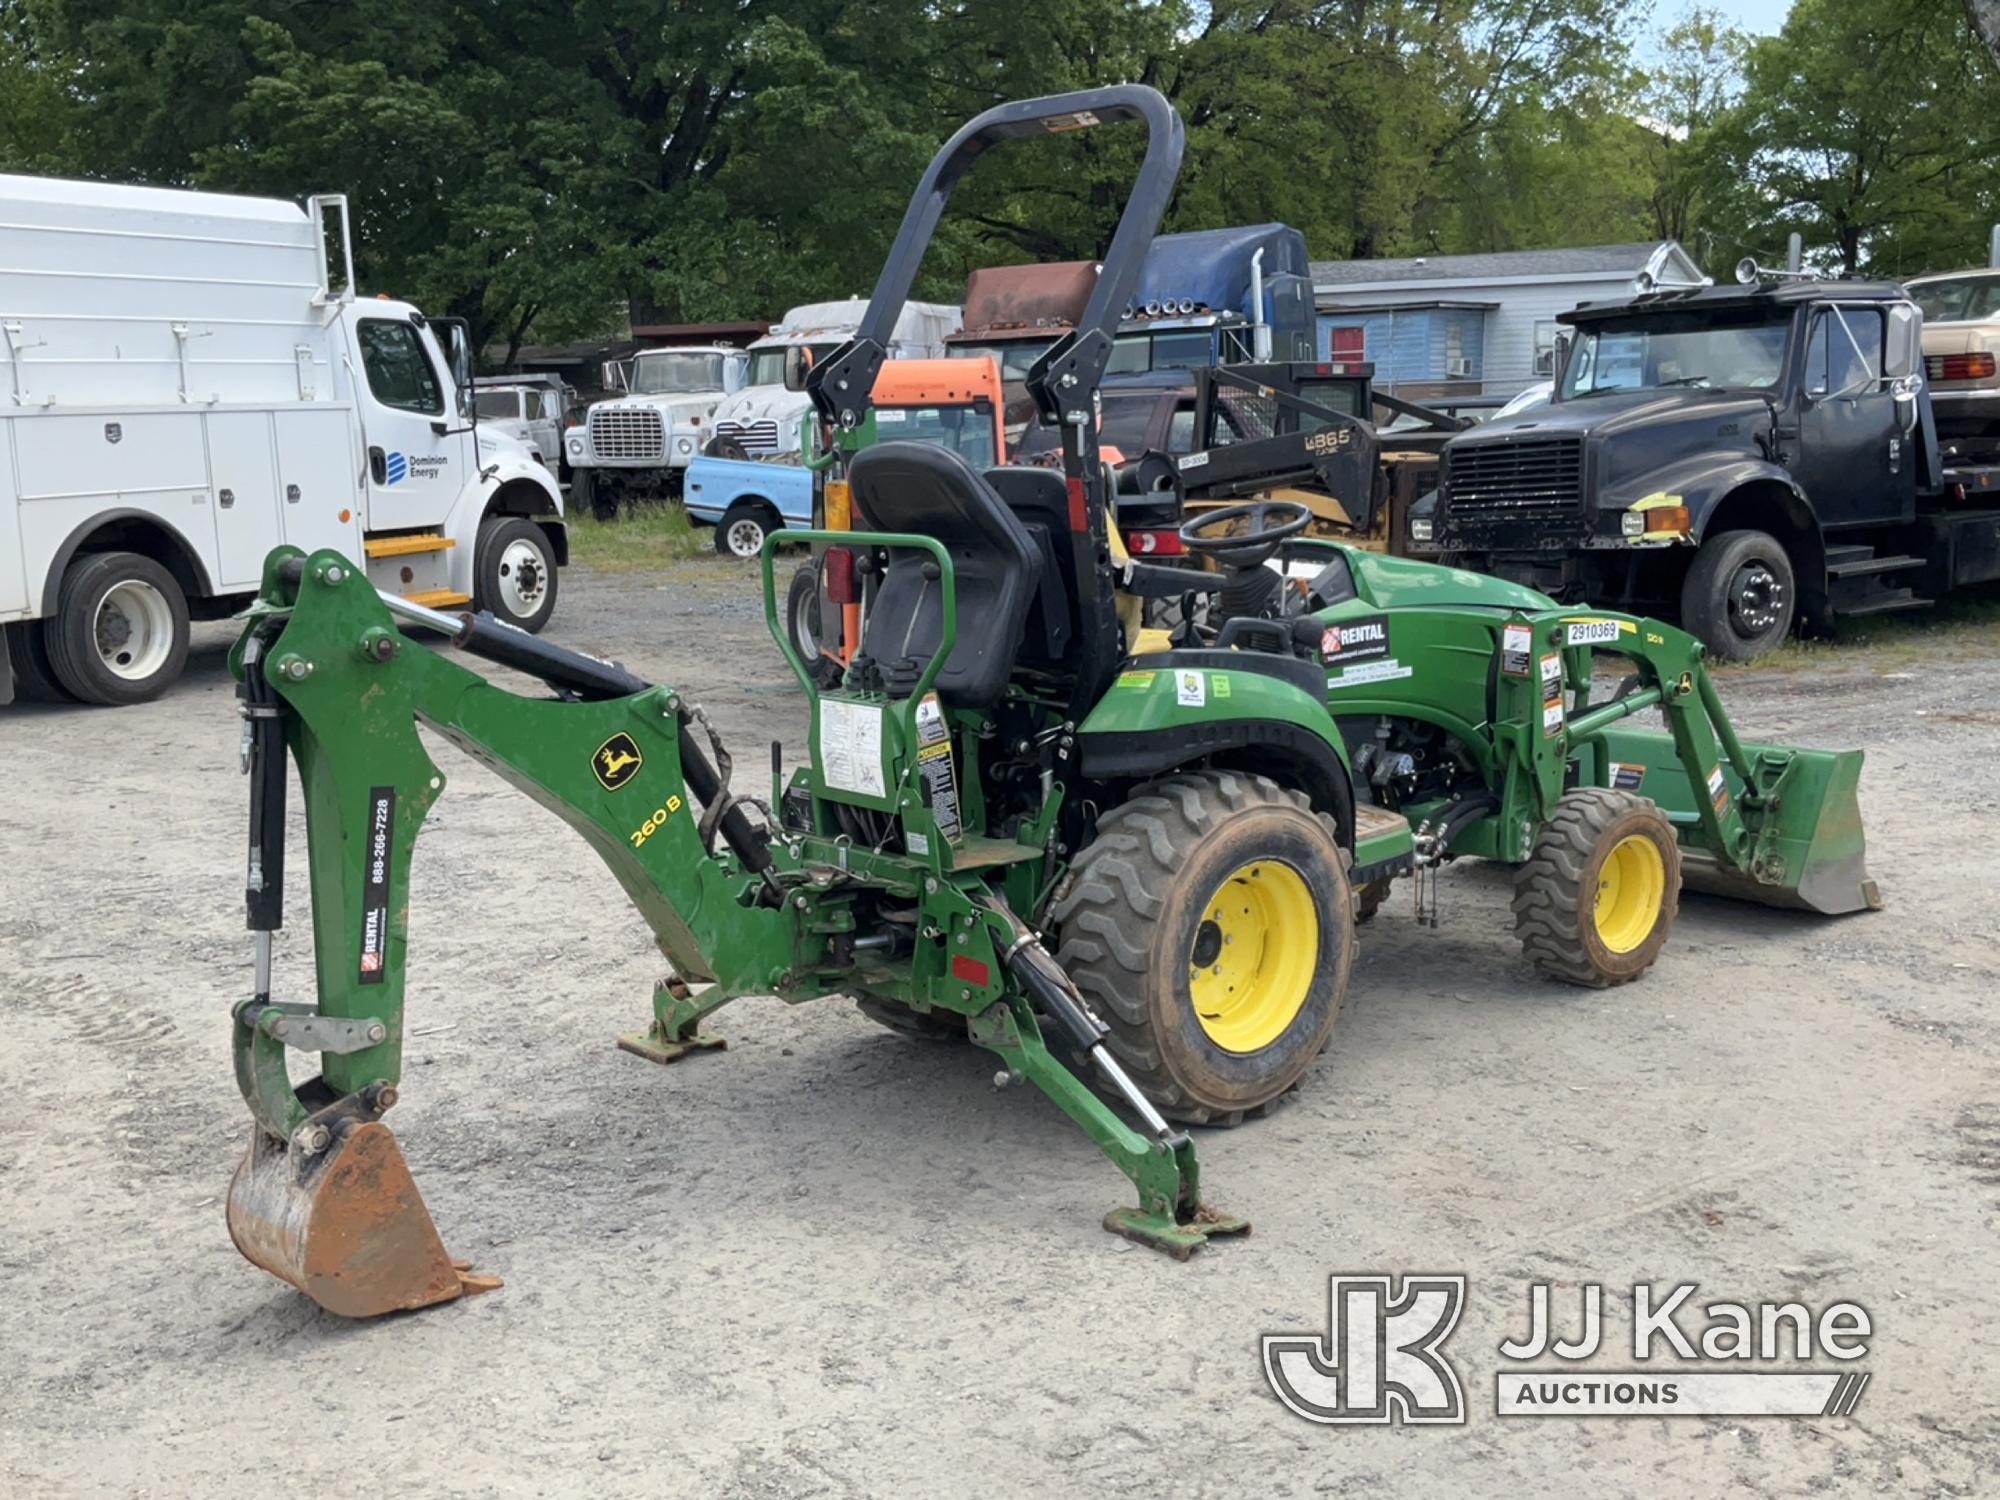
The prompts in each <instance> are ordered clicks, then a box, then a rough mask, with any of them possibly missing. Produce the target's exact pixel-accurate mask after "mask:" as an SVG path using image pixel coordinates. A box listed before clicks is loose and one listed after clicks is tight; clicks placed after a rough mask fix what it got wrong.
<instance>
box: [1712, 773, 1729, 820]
mask: <svg viewBox="0 0 2000 1500" xmlns="http://www.w3.org/2000/svg"><path fill="white" fill-rule="evenodd" d="M1708 802H1709V805H1710V806H1711V807H1713V808H1714V809H1715V815H1716V816H1717V817H1718V818H1719V817H1721V816H1722V815H1723V814H1725V813H1726V812H1728V811H1729V788H1728V787H1727V786H1726V785H1724V784H1723V780H1722V767H1721V766H1716V767H1715V768H1714V769H1713V770H1711V771H1710V772H1709V773H1708Z"/></svg>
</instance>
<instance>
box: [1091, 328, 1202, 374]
mask: <svg viewBox="0 0 2000 1500" xmlns="http://www.w3.org/2000/svg"><path fill="white" fill-rule="evenodd" d="M1214 363H1215V335H1214V334H1213V333H1212V332H1210V331H1209V330H1208V329H1206V328H1194V329H1185V328H1184V329H1178V330H1174V331H1171V332H1169V331H1165V330H1163V331H1161V332H1159V333H1128V334H1124V335H1121V336H1120V337H1119V339H1118V340H1117V342H1116V343H1114V344H1113V345H1112V346H1111V361H1110V363H1109V364H1107V365H1105V367H1104V373H1105V374H1107V375H1143V374H1145V373H1146V371H1148V370H1202V369H1206V368H1207V367H1208V366H1210V365H1212V364H1214Z"/></svg>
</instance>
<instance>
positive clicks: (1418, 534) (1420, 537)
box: [1410, 519, 1431, 542]
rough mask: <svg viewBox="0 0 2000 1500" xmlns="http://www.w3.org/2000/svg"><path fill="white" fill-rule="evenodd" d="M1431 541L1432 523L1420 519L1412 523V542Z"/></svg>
mask: <svg viewBox="0 0 2000 1500" xmlns="http://www.w3.org/2000/svg"><path fill="white" fill-rule="evenodd" d="M1430 539H1431V523H1430V522H1429V521H1427V520H1421V519H1419V520H1413V521H1411V522H1410V540H1411V541H1413V542H1428V541H1429V540H1430Z"/></svg>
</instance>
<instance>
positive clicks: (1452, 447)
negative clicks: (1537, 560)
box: [1440, 437, 1583, 521]
mask: <svg viewBox="0 0 2000 1500" xmlns="http://www.w3.org/2000/svg"><path fill="white" fill-rule="evenodd" d="M1441 488H1442V495H1441V497H1440V498H1441V499H1442V502H1443V508H1444V510H1445V511H1446V512H1447V513H1448V514H1450V515H1453V516H1456V517H1458V518H1460V519H1464V520H1482V521H1485V520H1523V521H1546V520H1556V519H1559V518H1566V517H1571V516H1575V515H1576V514H1577V513H1578V512H1579V511H1580V509H1581V508H1582V503H1583V439H1582V438H1581V437H1547V438H1520V439H1516V440H1511V441H1489V442H1483V443H1480V442H1474V443H1466V444H1463V445H1461V444H1458V443H1452V444H1449V445H1448V446H1447V447H1446V448H1445V450H1444V474H1443V482H1442V486H1441Z"/></svg>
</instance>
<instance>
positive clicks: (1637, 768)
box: [1611, 760, 1646, 792]
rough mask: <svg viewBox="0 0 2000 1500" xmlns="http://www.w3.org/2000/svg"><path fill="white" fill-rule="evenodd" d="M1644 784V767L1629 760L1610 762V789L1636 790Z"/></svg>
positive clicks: (1617, 790)
mask: <svg viewBox="0 0 2000 1500" xmlns="http://www.w3.org/2000/svg"><path fill="white" fill-rule="evenodd" d="M1645 784H1646V768H1645V767H1644V766H1642V765H1639V764H1637V763H1636V762H1633V761H1629V760H1614V761H1613V762H1611V790H1612V791H1614V792H1636V791H1638V790H1639V788H1640V787H1642V786H1644V785H1645Z"/></svg>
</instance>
